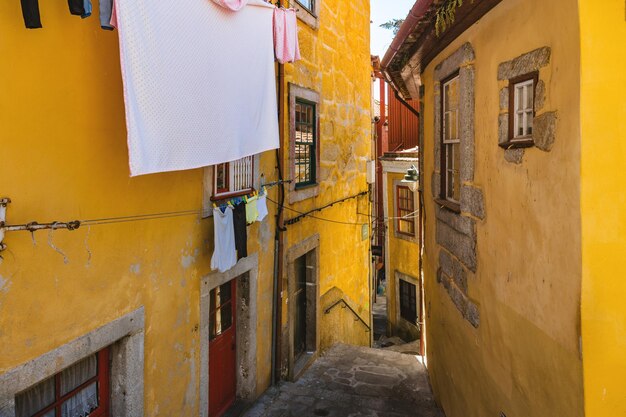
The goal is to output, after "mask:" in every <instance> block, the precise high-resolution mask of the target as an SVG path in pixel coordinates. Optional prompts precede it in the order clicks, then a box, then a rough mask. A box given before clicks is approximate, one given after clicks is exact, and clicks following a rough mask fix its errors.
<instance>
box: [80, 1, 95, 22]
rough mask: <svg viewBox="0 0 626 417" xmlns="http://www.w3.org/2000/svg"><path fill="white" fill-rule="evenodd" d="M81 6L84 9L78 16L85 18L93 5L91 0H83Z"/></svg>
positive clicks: (89, 13)
mask: <svg viewBox="0 0 626 417" xmlns="http://www.w3.org/2000/svg"><path fill="white" fill-rule="evenodd" d="M83 8H84V9H85V13H83V14H82V15H80V17H81V18H83V19H85V18H87V17H89V16H91V12H92V11H93V7H92V5H91V0H83Z"/></svg>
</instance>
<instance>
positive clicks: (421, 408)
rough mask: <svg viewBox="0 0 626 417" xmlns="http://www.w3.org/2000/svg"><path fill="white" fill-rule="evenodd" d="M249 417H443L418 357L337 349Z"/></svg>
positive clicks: (251, 411)
mask: <svg viewBox="0 0 626 417" xmlns="http://www.w3.org/2000/svg"><path fill="white" fill-rule="evenodd" d="M244 416H246V417H309V416H311V417H313V416H330V417H352V416H355V417H356V416H371V417H399V416H415V417H445V416H444V414H443V412H442V411H441V410H440V409H439V408H438V407H437V405H436V404H435V402H434V401H433V398H432V393H431V390H430V385H429V383H428V374H427V371H426V368H425V367H424V366H423V365H422V364H421V362H420V361H419V360H418V359H417V357H415V356H412V355H406V354H402V353H397V352H393V351H387V350H380V349H370V348H364V347H356V346H347V345H336V346H334V347H332V348H331V349H330V350H328V351H327V352H326V353H325V354H324V356H322V357H321V358H319V359H318V360H317V361H316V362H315V363H314V364H313V365H312V366H311V367H310V368H309V369H308V370H307V371H306V372H305V374H304V375H303V376H302V377H300V379H299V380H298V381H297V382H295V383H291V382H284V383H282V384H281V385H279V386H277V387H273V388H270V389H269V390H268V391H267V392H266V393H265V394H264V395H263V396H262V397H261V398H260V399H259V400H258V401H257V402H256V403H255V404H254V405H253V406H252V407H251V408H250V409H248V411H247V412H246V413H245V414H244Z"/></svg>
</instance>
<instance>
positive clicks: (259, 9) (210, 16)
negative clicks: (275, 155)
mask: <svg viewBox="0 0 626 417" xmlns="http://www.w3.org/2000/svg"><path fill="white" fill-rule="evenodd" d="M273 10H274V6H273V5H271V4H268V3H265V2H264V1H262V0H249V1H248V5H247V6H245V7H244V8H243V9H241V10H240V11H239V12H237V13H232V12H230V11H228V10H225V9H224V8H222V7H216V6H214V5H212V4H211V3H208V2H206V1H200V0H177V1H153V0H115V14H116V15H117V23H118V24H117V29H118V31H119V42H120V53H121V66H122V78H123V80H124V99H125V103H126V125H127V131H128V148H129V159H130V172H131V176H136V175H142V174H150V173H155V172H166V171H177V170H183V169H193V168H199V167H205V166H210V165H217V164H219V163H223V162H227V161H234V160H237V159H240V158H243V157H246V156H250V155H255V154H258V153H261V152H264V151H267V150H271V149H276V148H278V146H279V138H278V118H277V117H276V114H277V112H278V110H277V102H276V80H275V69H274V53H273V39H272V17H273ZM242 34H245V36H242ZM251 132H252V133H251Z"/></svg>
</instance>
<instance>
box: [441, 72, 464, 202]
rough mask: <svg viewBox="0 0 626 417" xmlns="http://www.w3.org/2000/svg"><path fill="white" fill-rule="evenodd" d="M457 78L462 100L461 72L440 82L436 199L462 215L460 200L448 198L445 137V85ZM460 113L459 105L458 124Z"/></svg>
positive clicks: (460, 158) (458, 130)
mask: <svg viewBox="0 0 626 417" xmlns="http://www.w3.org/2000/svg"><path fill="white" fill-rule="evenodd" d="M455 78H458V79H459V81H458V82H459V100H460V99H461V98H460V83H461V74H460V71H459V70H456V71H455V72H453V73H452V74H450V75H449V76H447V77H446V78H444V79H442V80H441V81H440V91H439V94H440V103H441V109H440V119H441V120H440V121H439V123H440V132H441V134H440V137H439V138H438V140H439V145H440V146H439V148H440V149H439V153H440V158H441V159H440V164H439V170H440V172H439V175H440V180H441V181H440V184H439V185H440V190H439V198H437V199H435V201H436V202H437V204H439V205H441V206H443V207H446V208H447V209H449V210H452V211H454V212H456V213H460V212H461V203H460V198H459V201H454V200H451V199H449V198H448V196H447V188H446V187H447V183H448V165H447V158H446V155H447V153H446V145H448V144H446V143H444V135H445V131H444V119H445V85H446V84H448V83H449V82H451V81H452V80H454V79H455ZM460 113H461V106H460V103H459V114H458V115H457V123H460V119H461V118H460ZM459 132H460V129H459V128H458V127H457V134H458V135H459V152H461V146H460V143H461V137H460V136H461V135H460V133H459ZM459 160H462V157H459ZM458 169H459V171H460V169H461V167H460V166H459V167H458ZM460 181H461V178H460V175H459V182H460ZM459 187H461V184H459Z"/></svg>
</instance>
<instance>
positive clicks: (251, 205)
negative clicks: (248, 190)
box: [246, 196, 259, 224]
mask: <svg viewBox="0 0 626 417" xmlns="http://www.w3.org/2000/svg"><path fill="white" fill-rule="evenodd" d="M257 200H258V197H257V196H252V197H248V201H246V222H247V223H248V224H252V223H254V222H255V221H256V219H258V217H259V211H258V210H257V206H256V203H257Z"/></svg>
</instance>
